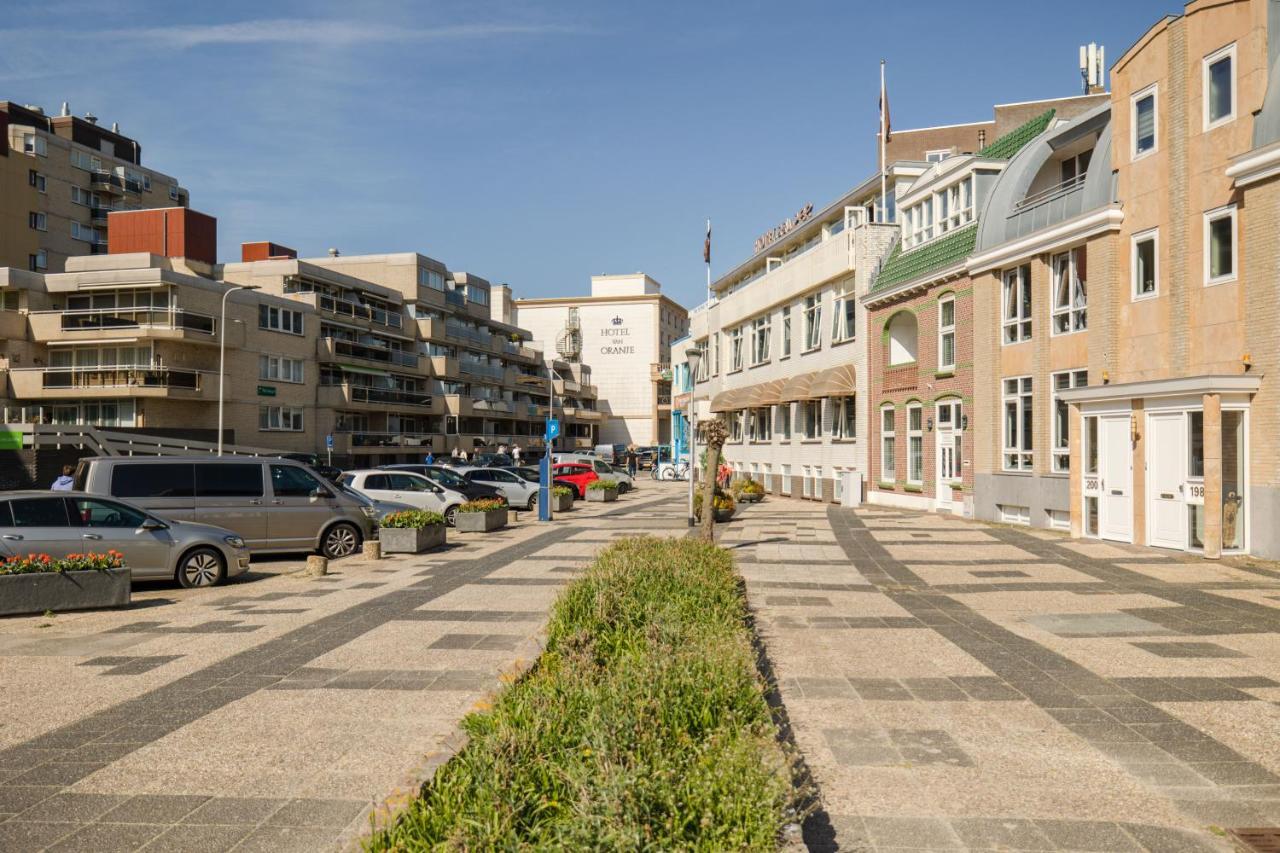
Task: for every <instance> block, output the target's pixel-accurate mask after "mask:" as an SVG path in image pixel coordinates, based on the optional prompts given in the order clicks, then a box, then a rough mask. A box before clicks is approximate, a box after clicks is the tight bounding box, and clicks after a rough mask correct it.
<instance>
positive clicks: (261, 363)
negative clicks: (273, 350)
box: [258, 355, 302, 382]
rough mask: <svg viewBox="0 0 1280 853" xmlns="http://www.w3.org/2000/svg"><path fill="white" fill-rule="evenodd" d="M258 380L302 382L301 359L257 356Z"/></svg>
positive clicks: (280, 356)
mask: <svg viewBox="0 0 1280 853" xmlns="http://www.w3.org/2000/svg"><path fill="white" fill-rule="evenodd" d="M258 378H259V379H266V380H267V381H269V382H302V359H300V358H286V357H284V356H282V355H260V356H258Z"/></svg>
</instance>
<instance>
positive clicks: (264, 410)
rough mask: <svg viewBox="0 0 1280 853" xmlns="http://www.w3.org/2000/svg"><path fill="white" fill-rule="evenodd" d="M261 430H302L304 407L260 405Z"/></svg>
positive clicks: (259, 421)
mask: <svg viewBox="0 0 1280 853" xmlns="http://www.w3.org/2000/svg"><path fill="white" fill-rule="evenodd" d="M258 431H259V432H302V409H299V408H297V407H294V406H259V407H258Z"/></svg>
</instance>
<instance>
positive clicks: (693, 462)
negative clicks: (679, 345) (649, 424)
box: [684, 347, 702, 527]
mask: <svg viewBox="0 0 1280 853" xmlns="http://www.w3.org/2000/svg"><path fill="white" fill-rule="evenodd" d="M684 360H685V362H686V363H687V364H688V365H689V442H688V444H689V526H690V527H693V526H695V525H696V524H697V521H696V520H695V519H694V516H693V489H694V485H693V480H694V473H695V472H696V471H697V470H698V462H697V456H696V455H695V452H696V450H697V444H698V410H697V408H696V403H695V402H694V399H693V397H694V393H693V392H694V390H695V389H696V388H697V387H698V386H697V383H698V365H699V364H701V363H702V350H700V349H698V348H697V347H689V348H688V349H687V350H685V351H684Z"/></svg>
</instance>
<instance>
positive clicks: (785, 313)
mask: <svg viewBox="0 0 1280 853" xmlns="http://www.w3.org/2000/svg"><path fill="white" fill-rule="evenodd" d="M789 355H791V306H790V305H787V306H785V307H784V308H783V309H782V357H783V358H786V357H787V356H789Z"/></svg>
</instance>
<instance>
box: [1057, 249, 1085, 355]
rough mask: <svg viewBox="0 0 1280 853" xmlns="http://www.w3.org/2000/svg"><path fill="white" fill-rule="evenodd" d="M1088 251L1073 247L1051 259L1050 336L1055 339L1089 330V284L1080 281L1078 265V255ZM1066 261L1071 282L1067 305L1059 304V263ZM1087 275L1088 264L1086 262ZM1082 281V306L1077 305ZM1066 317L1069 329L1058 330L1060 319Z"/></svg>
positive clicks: (1068, 287)
mask: <svg viewBox="0 0 1280 853" xmlns="http://www.w3.org/2000/svg"><path fill="white" fill-rule="evenodd" d="M1085 251H1087V249H1086V247H1085V246H1072V247H1071V248H1070V249H1067V250H1065V251H1062V252H1058V253H1056V254H1054V255H1051V256H1050V257H1049V291H1050V293H1049V334H1050V335H1051V336H1053V337H1058V336H1059V335H1073V334H1075V333H1076V332H1086V331H1088V330H1089V282H1088V281H1080V275H1079V272H1078V265H1077V263H1076V253H1077V252H1085ZM1063 259H1065V260H1066V265H1067V270H1066V272H1067V275H1068V276H1070V282H1069V283H1068V286H1067V302H1066V304H1065V305H1059V304H1058V262H1059V261H1060V260H1063ZM1085 266H1086V274H1087V267H1088V263H1087V262H1086V264H1085ZM1077 281H1080V290H1081V291H1082V292H1083V294H1084V302H1083V303H1081V304H1080V305H1077V304H1075V297H1076V282H1077ZM1062 317H1065V318H1066V322H1067V328H1066V329H1065V330H1062V331H1059V330H1058V320H1059V318H1062Z"/></svg>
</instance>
